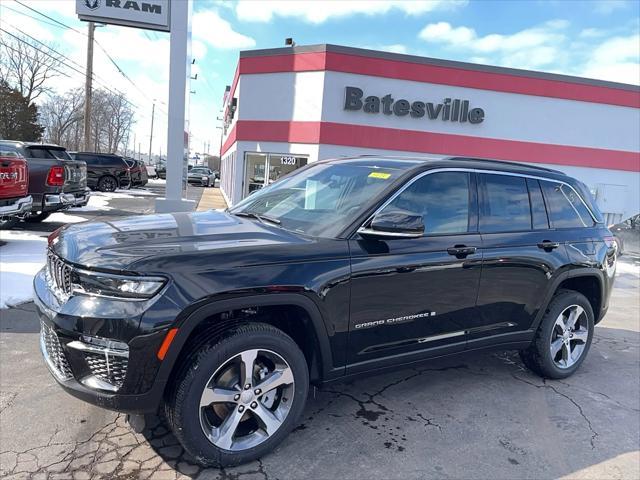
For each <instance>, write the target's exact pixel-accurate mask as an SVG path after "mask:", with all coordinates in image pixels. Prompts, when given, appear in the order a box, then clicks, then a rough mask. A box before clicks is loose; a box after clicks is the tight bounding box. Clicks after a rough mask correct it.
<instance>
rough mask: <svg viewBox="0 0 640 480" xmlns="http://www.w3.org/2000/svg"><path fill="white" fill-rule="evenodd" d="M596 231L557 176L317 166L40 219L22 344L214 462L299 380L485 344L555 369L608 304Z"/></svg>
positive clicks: (606, 265)
mask: <svg viewBox="0 0 640 480" xmlns="http://www.w3.org/2000/svg"><path fill="white" fill-rule="evenodd" d="M615 245H616V244H615V241H614V239H613V237H612V236H611V233H610V232H609V230H607V228H606V227H605V226H604V225H603V224H602V218H601V214H600V213H599V211H598V209H597V207H596V205H595V204H594V202H593V200H592V198H591V196H590V194H589V192H588V190H587V188H586V187H585V186H584V185H583V184H582V183H580V182H578V181H576V180H575V179H573V178H571V177H568V176H566V175H564V174H563V173H561V172H557V171H553V170H547V169H542V168H535V167H531V166H526V165H519V164H511V163H506V162H494V161H487V160H474V159H466V158H448V159H438V160H429V159H411V158H404V159H389V158H381V157H370V158H368V157H360V158H352V159H340V160H336V161H332V160H329V161H319V162H315V163H313V164H310V165H308V166H306V167H304V168H301V169H299V170H296V171H295V172H293V173H291V174H290V175H288V176H286V177H283V178H282V179H280V180H279V181H277V182H275V183H273V184H272V185H270V186H268V187H266V188H264V189H262V190H260V191H259V192H256V193H255V194H253V195H251V196H250V197H248V198H246V199H245V200H244V201H242V202H241V203H239V204H238V205H237V206H235V207H234V208H231V209H230V210H228V211H226V212H218V211H213V210H211V211H207V212H197V213H176V214H165V215H152V216H138V217H132V218H129V219H124V220H117V221H109V222H104V223H99V222H96V223H81V224H76V225H69V226H66V227H63V228H62V229H60V230H58V231H56V232H54V233H53V234H52V235H51V236H50V238H49V253H48V255H49V256H48V259H49V260H48V266H47V267H46V268H44V269H43V270H42V271H41V272H39V273H38V274H37V276H36V278H35V282H34V283H35V293H36V295H35V298H36V300H35V301H36V305H37V307H38V310H39V315H40V318H41V320H42V336H41V348H42V352H43V354H44V357H45V360H46V363H47V364H48V366H49V368H50V369H51V372H52V373H53V375H54V376H55V377H56V378H57V380H58V381H59V382H60V384H61V385H62V386H63V388H64V389H65V390H66V391H68V392H69V393H71V394H72V395H75V396H77V397H79V398H81V399H84V400H86V401H88V402H91V403H93V404H95V405H99V406H101V407H106V408H111V409H114V410H119V411H125V412H130V413H138V414H139V413H145V412H156V411H157V410H158V408H160V407H162V408H164V409H165V412H166V417H167V419H168V422H169V424H170V426H171V428H172V429H173V432H174V434H175V435H176V437H177V438H178V439H179V440H180V442H181V443H182V445H184V447H185V449H186V450H187V451H189V452H190V453H191V454H192V455H193V456H194V457H195V458H196V459H197V460H198V462H200V463H201V464H203V465H233V464H238V463H241V462H245V461H249V460H251V459H255V458H258V457H260V456H261V455H264V454H265V453H267V452H268V451H270V450H271V449H273V448H274V447H275V446H276V445H277V444H278V443H279V442H280V441H281V440H282V439H283V438H284V437H285V436H286V435H287V433H288V432H290V431H291V429H292V428H293V427H295V426H296V425H297V423H298V421H299V419H300V415H301V413H302V411H303V408H304V404H305V399H306V397H307V392H308V388H309V384H310V383H311V384H315V385H318V384H323V383H327V382H331V381H335V380H340V379H343V378H345V377H349V376H360V375H363V374H365V373H369V372H373V371H376V370H380V369H383V368H385V367H392V366H393V367H398V366H401V365H406V364H410V363H413V362H418V361H423V360H426V359H428V358H430V357H437V356H442V355H448V354H455V353H460V352H464V351H469V350H475V349H481V348H488V347H491V348H495V347H499V348H504V349H518V350H520V353H521V356H522V359H523V361H524V363H525V364H526V365H527V366H528V367H529V368H531V369H532V370H533V371H535V372H537V373H538V374H540V375H542V376H543V377H547V378H563V377H567V376H569V375H571V374H572V373H574V372H575V371H576V369H577V368H578V367H579V366H580V364H581V363H582V362H583V361H584V359H585V357H586V355H587V352H588V350H589V346H590V344H591V341H592V338H593V333H594V325H595V324H596V323H598V322H599V321H601V320H602V318H603V316H604V315H605V313H606V312H607V309H608V306H609V296H610V293H611V287H612V283H613V279H614V274H615V268H616V246H615ZM88 299H90V301H87V300H88ZM140 418H141V416H137V417H136V419H140Z"/></svg>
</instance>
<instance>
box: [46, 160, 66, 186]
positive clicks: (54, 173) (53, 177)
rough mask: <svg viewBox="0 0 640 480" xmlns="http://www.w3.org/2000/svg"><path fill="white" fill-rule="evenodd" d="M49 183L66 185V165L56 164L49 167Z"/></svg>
mask: <svg viewBox="0 0 640 480" xmlns="http://www.w3.org/2000/svg"><path fill="white" fill-rule="evenodd" d="M47 185H49V186H51V187H60V186H62V185H64V167H61V166H59V165H56V166H53V167H51V168H50V169H49V175H47Z"/></svg>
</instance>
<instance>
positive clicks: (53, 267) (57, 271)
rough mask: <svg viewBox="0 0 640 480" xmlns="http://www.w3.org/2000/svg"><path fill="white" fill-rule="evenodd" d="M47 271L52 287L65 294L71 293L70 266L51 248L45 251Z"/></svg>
mask: <svg viewBox="0 0 640 480" xmlns="http://www.w3.org/2000/svg"><path fill="white" fill-rule="evenodd" d="M47 271H48V274H49V279H50V280H51V283H52V284H53V287H55V288H56V289H57V290H58V291H59V292H62V293H64V294H65V295H71V266H70V265H68V264H66V263H65V262H64V261H63V260H62V259H61V258H60V257H58V256H57V255H56V254H55V253H53V252H52V251H51V250H49V251H47Z"/></svg>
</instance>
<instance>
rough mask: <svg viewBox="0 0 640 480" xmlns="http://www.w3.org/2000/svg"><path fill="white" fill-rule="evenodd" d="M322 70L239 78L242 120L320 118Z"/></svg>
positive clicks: (322, 93)
mask: <svg viewBox="0 0 640 480" xmlns="http://www.w3.org/2000/svg"><path fill="white" fill-rule="evenodd" d="M324 76H325V72H283V73H264V74H262V73H259V74H252V75H243V76H242V77H240V82H239V83H240V84H241V85H242V90H243V98H242V112H241V114H242V120H271V121H315V122H319V121H320V120H321V118H322V105H323V101H322V98H323V95H324V91H325V90H324Z"/></svg>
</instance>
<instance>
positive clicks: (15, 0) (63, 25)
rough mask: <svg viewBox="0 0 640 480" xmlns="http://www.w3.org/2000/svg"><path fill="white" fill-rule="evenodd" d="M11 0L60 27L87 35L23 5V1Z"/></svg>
mask: <svg viewBox="0 0 640 480" xmlns="http://www.w3.org/2000/svg"><path fill="white" fill-rule="evenodd" d="M13 1H14V2H16V3H17V4H19V5H22V6H23V7H24V8H27V9H29V10H31V11H32V12H34V13H37V14H38V15H41V16H43V17H44V18H46V19H49V20H51V21H52V22H55V23H57V24H58V25H60V26H62V27H65V28H68V29H69V30H73V31H74V32H76V33H79V34H80V35H84V36H85V37H86V36H87V34H86V33H84V32H81V31H80V30H76V29H75V28H73V27H70V26H69V25H65V24H64V23H62V22H60V21H58V20H56V19H55V18H52V17H50V16H49V15H47V14H44V13H42V12H40V11H38V10H36V9H35V8H31V7H30V6H29V5H25V4H24V3H22V2H21V1H20V0H13Z"/></svg>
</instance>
